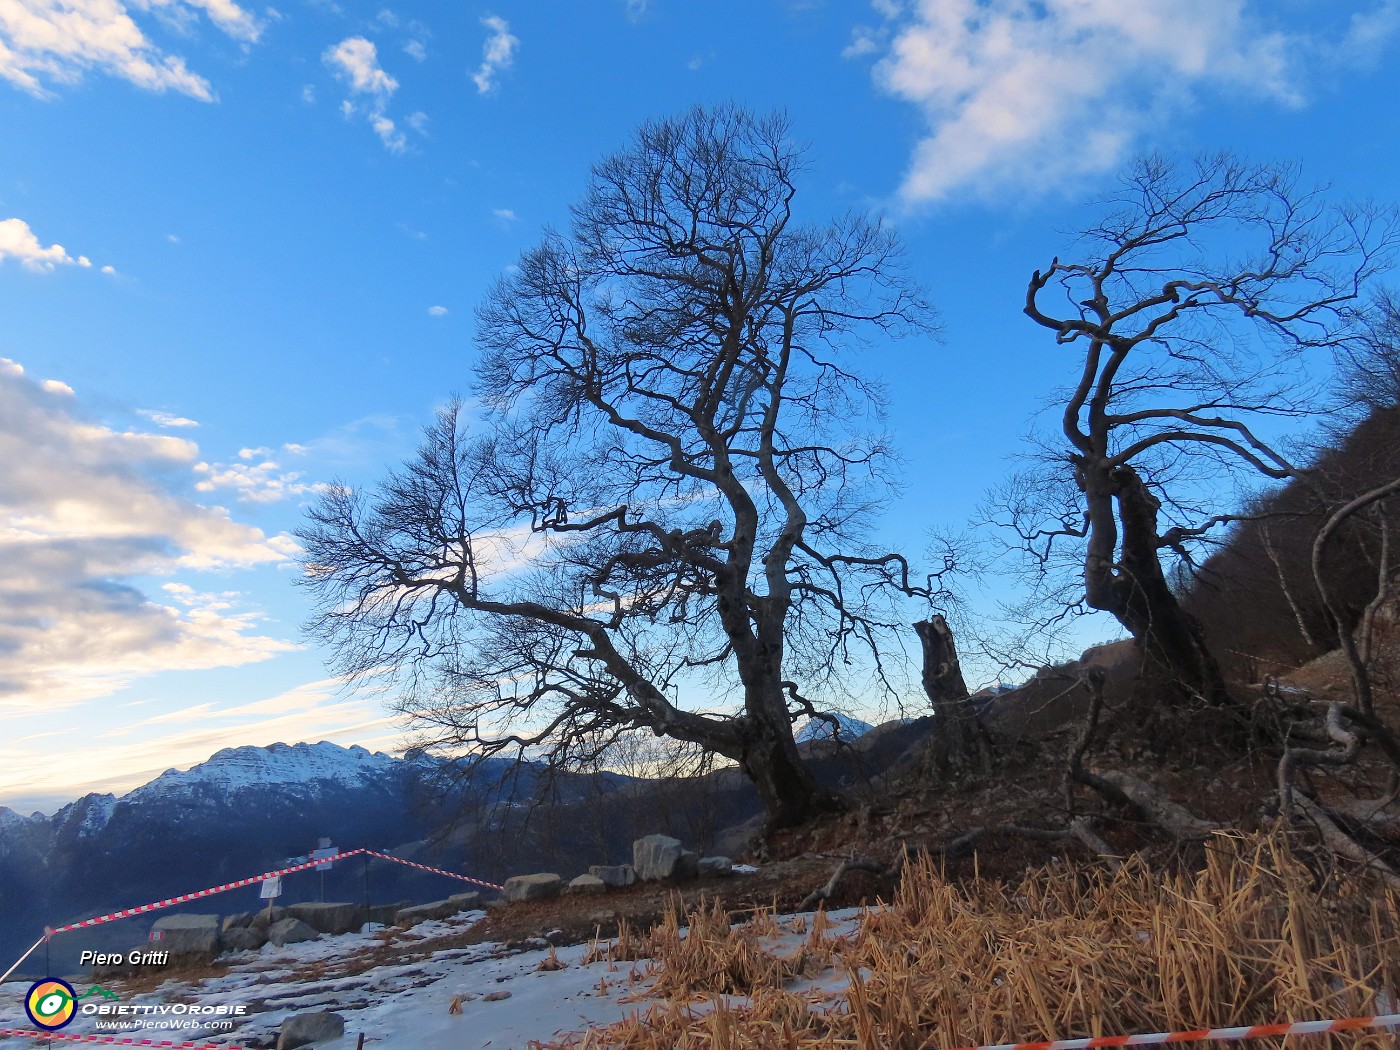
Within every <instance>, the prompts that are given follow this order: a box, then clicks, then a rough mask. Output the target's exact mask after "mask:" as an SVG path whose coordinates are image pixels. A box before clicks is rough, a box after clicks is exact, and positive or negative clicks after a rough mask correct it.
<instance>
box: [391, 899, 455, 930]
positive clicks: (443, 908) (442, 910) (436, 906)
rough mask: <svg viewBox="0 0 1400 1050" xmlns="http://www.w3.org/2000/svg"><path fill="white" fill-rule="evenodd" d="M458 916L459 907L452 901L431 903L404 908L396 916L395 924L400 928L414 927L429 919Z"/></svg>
mask: <svg viewBox="0 0 1400 1050" xmlns="http://www.w3.org/2000/svg"><path fill="white" fill-rule="evenodd" d="M456 914H457V905H455V904H453V903H452V902H451V901H429V902H428V903H427V904H415V905H414V906H413V907H411V908H402V909H400V910H399V912H398V914H396V915H395V916H394V922H395V924H397V925H399V926H412V925H413V924H414V923H416V922H423V921H425V920H427V919H445V918H447V917H448V916H449V915H456Z"/></svg>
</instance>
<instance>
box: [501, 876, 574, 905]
mask: <svg viewBox="0 0 1400 1050" xmlns="http://www.w3.org/2000/svg"><path fill="white" fill-rule="evenodd" d="M563 889H564V880H563V879H561V878H560V877H559V876H558V875H556V874H554V872H552V871H544V872H539V873H538V874H535V875H512V876H511V877H510V878H508V879H506V888H505V893H504V894H503V896H504V897H505V899H506V900H508V901H540V900H545V899H547V898H549V897H557V896H559V894H560V892H561V891H562V890H563Z"/></svg>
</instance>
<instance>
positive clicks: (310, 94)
mask: <svg viewBox="0 0 1400 1050" xmlns="http://www.w3.org/2000/svg"><path fill="white" fill-rule="evenodd" d="M301 100H302V102H304V103H306V104H307V105H308V106H314V105H315V104H316V85H315V84H303V85H302V86H301Z"/></svg>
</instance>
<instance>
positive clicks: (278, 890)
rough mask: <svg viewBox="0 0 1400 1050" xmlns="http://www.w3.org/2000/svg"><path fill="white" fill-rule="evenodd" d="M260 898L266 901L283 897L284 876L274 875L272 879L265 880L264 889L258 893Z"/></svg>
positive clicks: (263, 882)
mask: <svg viewBox="0 0 1400 1050" xmlns="http://www.w3.org/2000/svg"><path fill="white" fill-rule="evenodd" d="M258 896H259V897H261V898H262V899H263V900H265V901H270V900H272V899H273V898H274V897H280V896H282V876H281V875H274V876H272V878H270V879H263V880H262V889H261V890H259V891H258Z"/></svg>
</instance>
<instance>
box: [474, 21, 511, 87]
mask: <svg viewBox="0 0 1400 1050" xmlns="http://www.w3.org/2000/svg"><path fill="white" fill-rule="evenodd" d="M481 24H482V25H484V26H485V27H486V28H487V29H489V30H491V32H490V34H489V35H488V36H487V37H486V43H484V44H482V45H481V65H480V67H478V69H477V71H476V72H475V73H473V74H472V81H473V82H474V83H475V84H476V90H477V91H478V92H480V93H481V94H483V95H484V94H486V93H487V92H488V91H490V90H491V89H492V88H493V87H495V79H494V78H495V76H496V74H497V73H498V72H500V71H501V70H502V69H509V68H510V66H511V64H512V63H513V62H514V61H515V49H516V48H517V47H518V46H519V45H520V38H519V37H516V36H513V35H511V31H510V23H509V22H507V21H506V20H505V19H504V18H501V17H499V16H498V15H487V16H486V17H485V18H483V19H482V20H481Z"/></svg>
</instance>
